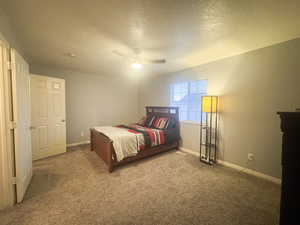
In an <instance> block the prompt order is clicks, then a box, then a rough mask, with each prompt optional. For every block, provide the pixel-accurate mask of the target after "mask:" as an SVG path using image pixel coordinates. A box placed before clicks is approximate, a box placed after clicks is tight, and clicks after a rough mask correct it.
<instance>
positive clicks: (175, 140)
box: [90, 106, 180, 172]
mask: <svg viewBox="0 0 300 225" xmlns="http://www.w3.org/2000/svg"><path fill="white" fill-rule="evenodd" d="M146 118H156V119H157V118H168V121H169V122H170V121H171V122H172V123H171V122H170V123H169V124H168V125H170V126H169V127H168V128H166V129H160V130H159V129H153V131H151V130H150V128H148V127H144V129H143V127H141V126H139V125H129V126H124V125H120V126H117V127H118V128H119V131H121V132H123V131H124V132H125V130H128V131H130V132H131V133H137V134H138V135H140V134H142V135H143V137H146V134H147V133H149V134H150V136H155V135H151V132H156V133H157V134H160V137H163V142H161V143H156V144H154V141H153V140H150V141H149V140H148V139H146V138H145V139H144V141H145V143H143V144H144V145H143V146H142V144H141V145H140V146H139V145H138V146H137V148H142V147H143V148H142V149H138V151H137V153H136V154H134V155H132V156H129V157H125V158H122V159H121V160H120V159H118V157H117V155H118V154H116V153H118V151H115V147H116V143H113V140H115V139H113V140H112V138H109V137H110V136H109V135H107V134H109V133H107V132H102V131H103V130H105V129H117V128H114V127H94V128H92V129H90V132H91V136H90V138H91V151H95V152H96V153H97V155H98V156H99V157H100V158H101V159H102V160H103V161H104V162H105V163H106V165H107V167H108V171H109V172H113V170H114V168H116V167H117V166H121V165H124V164H126V163H129V162H132V161H135V160H138V159H142V158H146V157H149V156H153V155H155V154H158V153H162V152H166V151H169V150H172V149H178V147H179V139H180V133H179V112H178V107H158V106H155V107H154V106H147V107H146ZM144 130H145V132H144ZM161 134H163V136H161ZM120 135H122V133H121V134H120ZM138 135H137V136H136V137H138ZM158 136H159V135H158ZM137 139H138V138H137ZM147 140H148V141H147ZM155 141H157V140H155ZM147 142H148V144H147ZM137 143H139V142H138V141H137ZM125 144H126V143H125ZM114 146H115V147H114ZM116 149H117V148H116ZM118 150H119V149H118Z"/></svg>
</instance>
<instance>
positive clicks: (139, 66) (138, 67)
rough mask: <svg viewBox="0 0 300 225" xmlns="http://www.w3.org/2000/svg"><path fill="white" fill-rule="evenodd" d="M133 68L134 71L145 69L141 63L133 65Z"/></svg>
mask: <svg viewBox="0 0 300 225" xmlns="http://www.w3.org/2000/svg"><path fill="white" fill-rule="evenodd" d="M131 67H132V68H133V69H141V68H142V67H143V65H142V64H141V63H138V62H135V63H132V64H131Z"/></svg>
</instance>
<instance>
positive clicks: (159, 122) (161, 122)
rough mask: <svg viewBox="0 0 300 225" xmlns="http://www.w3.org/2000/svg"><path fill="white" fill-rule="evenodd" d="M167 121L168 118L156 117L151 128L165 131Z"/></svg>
mask: <svg viewBox="0 0 300 225" xmlns="http://www.w3.org/2000/svg"><path fill="white" fill-rule="evenodd" d="M169 120H170V119H169V118H168V117H158V118H157V119H156V120H155V121H154V123H153V128H157V129H166V128H167V127H168V124H169Z"/></svg>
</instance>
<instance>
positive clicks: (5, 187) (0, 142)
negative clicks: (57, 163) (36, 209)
mask: <svg viewBox="0 0 300 225" xmlns="http://www.w3.org/2000/svg"><path fill="white" fill-rule="evenodd" d="M0 45H1V49H0V57H1V59H0V62H1V64H0V109H2V110H0V187H1V188H0V189H1V192H0V209H3V208H6V207H9V206H12V205H14V203H15V202H16V189H15V184H14V183H15V181H14V180H13V177H14V149H13V132H12V130H11V129H12V128H13V126H12V123H11V120H10V117H11V115H10V114H11V110H10V109H11V107H12V106H11V102H10V96H11V90H10V87H9V83H10V82H9V81H10V79H9V69H10V68H9V67H8V61H7V60H6V59H9V57H10V56H9V54H10V53H9V51H10V47H9V45H8V44H7V42H4V41H1V40H0Z"/></svg>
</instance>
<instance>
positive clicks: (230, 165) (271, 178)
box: [180, 148, 281, 184]
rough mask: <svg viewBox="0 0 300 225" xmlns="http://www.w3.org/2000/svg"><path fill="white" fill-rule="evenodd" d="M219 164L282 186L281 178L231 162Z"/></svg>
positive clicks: (190, 151)
mask: <svg viewBox="0 0 300 225" xmlns="http://www.w3.org/2000/svg"><path fill="white" fill-rule="evenodd" d="M180 150H181V151H183V152H186V153H190V154H192V155H195V156H198V157H199V156H200V154H199V152H195V151H192V150H190V149H186V148H180ZM218 164H220V165H222V166H226V167H230V168H232V169H235V170H238V171H241V172H244V173H247V174H249V175H253V176H256V177H260V178H263V179H265V180H268V181H271V182H273V183H276V184H281V179H279V178H276V177H272V176H270V175H267V174H264V173H261V172H258V171H255V170H251V169H248V168H245V167H242V166H239V165H236V164H233V163H230V162H226V161H222V160H218Z"/></svg>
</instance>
